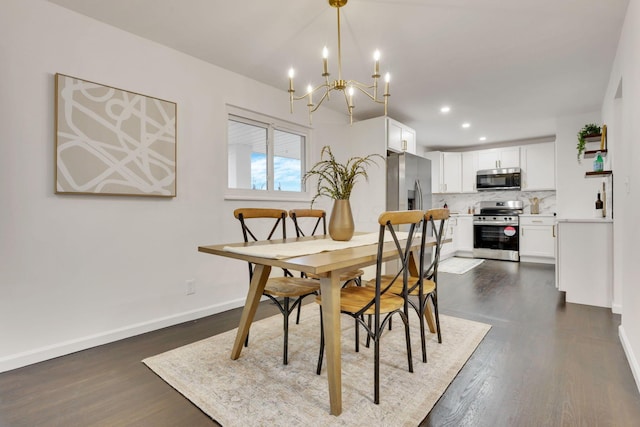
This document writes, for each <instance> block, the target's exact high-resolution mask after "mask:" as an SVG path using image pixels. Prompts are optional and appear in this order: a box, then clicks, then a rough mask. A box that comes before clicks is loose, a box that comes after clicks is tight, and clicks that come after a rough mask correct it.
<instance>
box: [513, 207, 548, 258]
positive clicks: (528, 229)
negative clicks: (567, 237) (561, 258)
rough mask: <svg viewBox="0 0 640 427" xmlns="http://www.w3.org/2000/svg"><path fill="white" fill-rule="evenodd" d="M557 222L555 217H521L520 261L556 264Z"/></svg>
mask: <svg viewBox="0 0 640 427" xmlns="http://www.w3.org/2000/svg"><path fill="white" fill-rule="evenodd" d="M555 221H556V218H555V217H553V216H543V215H531V216H529V215H520V248H519V251H520V261H523V262H538V263H544V264H554V263H555V259H556V253H555V249H556V224H555Z"/></svg>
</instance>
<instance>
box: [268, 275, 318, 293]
mask: <svg viewBox="0 0 640 427" xmlns="http://www.w3.org/2000/svg"><path fill="white" fill-rule="evenodd" d="M319 289H320V284H319V283H318V281H317V280H312V279H303V278H300V277H270V278H269V280H267V284H266V285H265V287H264V293H265V294H268V295H271V296H274V297H299V296H302V295H307V294H310V293H312V292H315V291H317V290H319Z"/></svg>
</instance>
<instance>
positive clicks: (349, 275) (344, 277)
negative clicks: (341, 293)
mask: <svg viewBox="0 0 640 427" xmlns="http://www.w3.org/2000/svg"><path fill="white" fill-rule="evenodd" d="M363 274H364V270H350V271H345V272H344V273H342V274H340V278H339V280H340V281H341V282H346V281H349V280H355V279H357V278H358V277H360V276H362V275H363ZM307 277H308V278H309V279H319V278H320V276H318V275H317V274H312V273H308V274H307Z"/></svg>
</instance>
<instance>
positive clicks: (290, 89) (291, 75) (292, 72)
mask: <svg viewBox="0 0 640 427" xmlns="http://www.w3.org/2000/svg"><path fill="white" fill-rule="evenodd" d="M294 75H295V71H294V70H293V68H289V92H294V90H293V76H294Z"/></svg>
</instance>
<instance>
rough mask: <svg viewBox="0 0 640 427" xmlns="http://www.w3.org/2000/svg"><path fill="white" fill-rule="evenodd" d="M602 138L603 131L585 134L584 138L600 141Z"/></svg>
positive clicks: (589, 140) (590, 140)
mask: <svg viewBox="0 0 640 427" xmlns="http://www.w3.org/2000/svg"><path fill="white" fill-rule="evenodd" d="M601 139H602V134H601V133H592V134H591V135H585V136H584V140H585V141H587V142H595V141H600V140H601Z"/></svg>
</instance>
